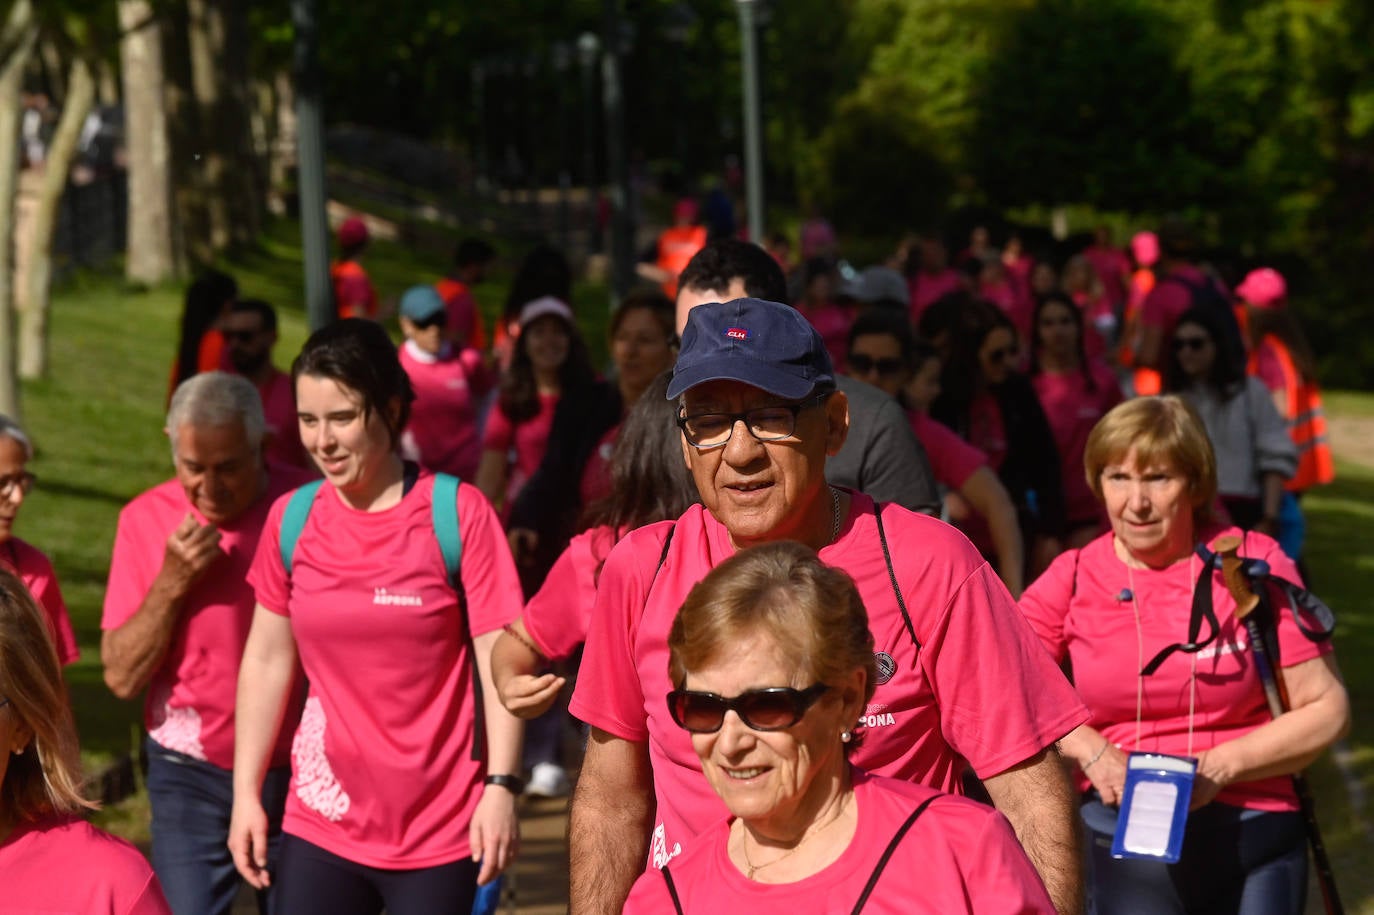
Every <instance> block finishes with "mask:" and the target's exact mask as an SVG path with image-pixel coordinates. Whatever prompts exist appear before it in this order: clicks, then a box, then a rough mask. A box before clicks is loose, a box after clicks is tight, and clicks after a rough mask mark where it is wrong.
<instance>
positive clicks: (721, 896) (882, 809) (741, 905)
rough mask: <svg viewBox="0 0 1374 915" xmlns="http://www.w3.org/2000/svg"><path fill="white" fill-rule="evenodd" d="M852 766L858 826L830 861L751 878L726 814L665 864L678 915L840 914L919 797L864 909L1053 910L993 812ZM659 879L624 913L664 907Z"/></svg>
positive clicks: (901, 912)
mask: <svg viewBox="0 0 1374 915" xmlns="http://www.w3.org/2000/svg"><path fill="white" fill-rule="evenodd" d="M852 771H853V780H854V803H855V806H856V809H857V812H858V824H857V826H856V828H855V831H854V837H853V838H852V839H851V840H850V842H849V845H848V847H847V848H845V850H844V851H843V852H842V853H841V854H840V857H839V858H838V859H836V860H835V861H834V862H833V863H831V864H829V865H827V866H826V867H824V868H822V869H821V870H820V871H819V872H818V873H815V874H812V875H811V876H810V877H805V878H803V879H801V880H798V881H796V882H795V883H755V882H754V881H752V880H749V879H748V878H746V877H745V876H744V874H741V873H740V871H739V868H738V867H737V866H736V865H735V864H734V862H732V861H731V860H730V854H729V850H728V842H729V838H730V824H731V819H729V818H727V819H724V820H721V821H719V822H717V823H716V824H714V825H713V826H711V827H710V828H709V829H708V830H707V832H705V833H703V834H702V835H701V836H700V837H699V838H698V839H697V841H696V842H695V843H693V846H692V849H691V850H690V851H688V852H685V853H684V854H683V856H682V857H681V858H674V859H673V861H672V862H671V863H670V864H669V865H668V871H669V873H671V874H672V877H673V885H674V886H675V887H676V889H677V892H678V896H679V899H680V900H681V903H682V911H683V912H685V913H687V915H698V913H706V915H716V913H722V912H750V913H755V915H796V913H799V912H815V911H818V910H819V908H818V907H821V906H822V904H821V903H820V900H825V903H824V905H823V908H824V909H825V910H826V911H832V912H848V911H850V910H851V909H852V908H853V907H854V905H855V904H856V903H857V902H858V901H859V899H860V897H861V896H862V895H863V892H864V889H865V887H866V886H867V884H868V881H869V880H870V878H871V877H872V875H873V873H874V871H875V870H876V869H877V867H878V863H879V860H880V859H881V858H882V856H883V853H884V851H886V849H887V848H888V846H889V844H891V842H892V840H893V838H894V837H895V836H896V834H897V831H898V830H899V829H901V827H902V824H903V823H905V822H906V820H907V819H908V818H909V817H910V816H911V814H912V813H913V812H915V810H916V809H917V808H918V807H919V806H920V805H921V804H922V803H924V802H926V801H927V800H929V799H930V798H931V797H934V798H935V800H934V801H933V802H931V804H930V805H929V806H928V807H926V809H925V810H924V811H922V812H921V814H920V816H919V817H917V819H916V821H915V822H914V823H913V824H912V826H911V828H910V829H909V830H907V832H906V835H905V836H903V837H902V840H901V841H900V842H899V843H897V846H896V848H895V849H894V851H893V854H892V856H891V858H890V859H889V860H888V861H887V864H886V866H885V867H884V868H883V870H882V873H881V874H879V876H878V880H877V882H876V883H874V885H873V891H872V894H871V895H870V896H869V897H868V901H867V902H866V903H865V904H864V908H863V911H864V912H865V913H867V915H917V913H929V915H947V913H957V912H969V913H977V915H1028V913H1045V915H1052V913H1053V912H1054V904H1053V903H1052V902H1051V901H1050V898H1049V894H1048V893H1047V892H1046V891H1045V886H1044V884H1043V883H1041V882H1040V876H1039V875H1038V874H1037V873H1036V871H1035V868H1034V866H1032V865H1031V863H1030V859H1029V858H1027V857H1026V853H1025V852H1024V851H1023V850H1022V849H1021V846H1020V844H1019V843H1018V842H1017V841H1016V834H1015V833H1014V832H1012V829H1011V824H1009V823H1008V822H1007V820H1006V818H1005V817H1004V816H1002V814H1000V813H998V812H997V811H996V810H993V809H991V808H990V807H986V806H984V805H982V804H978V803H975V802H973V801H970V800H968V799H967V798H961V797H952V796H949V795H943V796H942V795H940V793H939V792H937V791H934V790H933V789H930V788H927V787H925V786H924V785H913V784H911V783H909V782H903V781H897V780H896V779H891V778H880V777H876V776H870V775H866V774H865V773H863V772H862V771H860V770H857V769H855V770H852ZM667 887H668V885H667V882H666V881H665V880H664V878H663V875H662V874H660V873H658V872H657V871H652V870H651V871H649V872H648V873H645V874H644V875H642V876H641V877H640V878H639V880H638V881H637V882H636V883H635V885H634V888H633V889H632V890H631V891H630V898H629V899H628V900H627V901H626V903H625V910H624V911H625V913H626V915H659V913H663V912H672V911H674V909H673V902H672V899H671V897H670V896H669V895H668V888H667Z"/></svg>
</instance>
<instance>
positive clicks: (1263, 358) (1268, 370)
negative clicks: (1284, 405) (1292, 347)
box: [1250, 336, 1291, 419]
mask: <svg viewBox="0 0 1374 915" xmlns="http://www.w3.org/2000/svg"><path fill="white" fill-rule="evenodd" d="M1251 360H1252V362H1253V363H1254V366H1253V369H1252V371H1251V372H1250V374H1251V375H1254V376H1255V377H1256V378H1258V379H1259V380H1260V381H1262V382H1264V386H1265V387H1266V388H1268V389H1269V392H1270V393H1271V394H1277V393H1278V392H1280V391H1283V392H1284V393H1285V394H1287V390H1288V378H1287V377H1286V376H1285V375H1284V373H1283V363H1282V362H1280V361H1279V356H1278V353H1277V352H1275V350H1274V344H1273V338H1272V337H1269V336H1266V337H1264V339H1262V340H1260V342H1259V345H1258V346H1256V347H1255V351H1254V353H1252V354H1251ZM1280 412H1283V411H1280ZM1284 419H1291V417H1288V416H1285V417H1284Z"/></svg>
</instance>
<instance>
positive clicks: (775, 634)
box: [668, 540, 877, 748]
mask: <svg viewBox="0 0 1374 915" xmlns="http://www.w3.org/2000/svg"><path fill="white" fill-rule="evenodd" d="M754 634H759V635H763V636H766V637H768V638H769V639H771V640H772V641H773V643H774V644H775V645H777V647H778V650H779V651H780V652H781V654H782V656H783V657H784V658H785V659H786V661H787V662H788V663H789V664H791V665H793V666H794V667H795V668H796V669H797V670H798V671H799V672H800V674H801V677H802V679H803V680H806V681H808V684H809V683H825V684H828V685H831V686H834V685H837V684H839V683H841V682H843V681H844V679H845V678H846V677H847V676H848V675H849V674H851V673H852V672H853V671H854V670H855V669H857V668H862V669H863V670H864V672H865V673H866V674H867V679H866V684H865V687H864V697H863V698H864V702H865V703H867V702H868V700H870V699H872V698H873V691H874V690H875V689H877V682H876V677H877V665H876V661H875V660H874V656H873V634H872V633H871V632H870V631H869V629H868V611H867V610H866V609H865V608H864V603H863V599H862V598H861V597H859V591H858V588H856V587H855V586H854V579H852V578H850V577H849V576H848V575H847V574H846V573H845V572H843V571H842V570H840V569H836V568H832V567H830V566H827V565H825V564H824V563H823V562H821V561H820V559H819V558H818V557H817V556H816V554H815V552H814V551H812V550H810V549H808V548H807V547H805V546H803V545H801V544H800V543H795V542H793V541H790V540H784V541H779V542H777V543H768V544H764V545H763V546H757V547H753V548H752V549H748V550H742V551H740V552H739V553H736V554H735V555H734V556H732V557H730V558H729V559H727V560H726V561H725V562H722V563H721V564H720V565H718V566H716V567H715V568H714V569H712V570H711V572H710V574H708V575H707V576H706V577H705V578H703V579H702V580H701V581H700V582H698V583H697V585H696V586H695V587H694V588H692V590H691V592H690V593H689V594H688V595H687V600H686V601H685V602H683V604H682V609H681V610H679V611H678V614H677V618H676V619H675V620H674V621H673V628H672V631H671V632H670V633H669V635H668V676H669V677H670V678H671V679H672V681H673V685H674V686H675V687H681V686H682V684H683V682H684V680H685V678H686V676H687V672H688V671H690V670H697V669H700V668H701V667H704V666H705V665H707V664H709V663H710V662H711V660H712V658H714V657H716V655H717V654H718V653H719V652H720V651H721V650H722V649H723V648H725V647H726V646H727V645H729V644H732V643H735V642H739V641H741V640H743V639H745V638H748V637H749V636H750V635H754ZM848 746H849V747H851V748H852V747H853V746H854V745H853V744H849V745H848Z"/></svg>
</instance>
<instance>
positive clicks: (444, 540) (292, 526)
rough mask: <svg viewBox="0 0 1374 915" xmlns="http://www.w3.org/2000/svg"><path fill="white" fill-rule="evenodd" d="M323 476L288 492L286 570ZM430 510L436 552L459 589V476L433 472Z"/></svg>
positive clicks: (284, 522) (283, 549)
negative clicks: (441, 555)
mask: <svg viewBox="0 0 1374 915" xmlns="http://www.w3.org/2000/svg"><path fill="white" fill-rule="evenodd" d="M323 482H324V480H313V481H311V482H309V483H306V484H305V485H304V486H302V487H301V488H299V489H297V490H296V491H295V492H293V493H292V494H291V498H290V499H289V500H288V501H287V503H286V511H285V512H283V513H282V516H281V542H280V544H279V546H280V548H281V564H282V568H284V569H286V574H287V575H290V574H291V560H292V559H293V558H294V557H295V555H296V541H297V540H299V539H300V536H301V531H303V530H305V522H306V520H307V519H308V518H309V517H310V509H311V508H312V507H313V506H314V504H315V493H317V492H319V490H320V484H321V483H323ZM430 510H431V512H432V515H433V520H434V538H435V539H436V540H438V541H439V552H441V553H443V555H444V569H445V571H446V572H447V573H448V582H449V584H450V585H452V586H453V588H454V590H460V582H459V578H458V565H459V563H460V562H461V561H462V558H463V537H462V535H461V534H460V533H459V532H458V478H457V477H454V476H450V475H448V474H446V473H436V474H435V475H434V494H433V497H432V498H431V500H430Z"/></svg>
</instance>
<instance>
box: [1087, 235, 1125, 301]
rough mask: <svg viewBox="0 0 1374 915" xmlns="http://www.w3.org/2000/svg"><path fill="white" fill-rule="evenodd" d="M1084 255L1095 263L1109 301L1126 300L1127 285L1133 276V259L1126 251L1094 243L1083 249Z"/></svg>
mask: <svg viewBox="0 0 1374 915" xmlns="http://www.w3.org/2000/svg"><path fill="white" fill-rule="evenodd" d="M1083 256H1084V257H1086V258H1087V259H1088V263H1090V264H1092V265H1093V270H1094V271H1096V273H1097V278H1098V280H1099V281H1101V283H1102V288H1103V290H1104V291H1105V292H1106V293H1107V299H1108V301H1110V302H1113V303H1116V304H1118V305H1119V304H1121V303H1123V302H1125V301H1126V285H1127V283H1129V281H1130V276H1131V259H1130V258H1129V257H1127V256H1126V252H1125V251H1122V250H1121V249H1120V248H1112V247H1105V248H1103V247H1099V246H1097V245H1092V246H1091V247H1089V248H1085V249H1084V250H1083Z"/></svg>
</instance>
